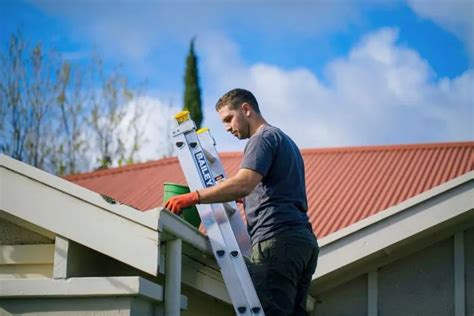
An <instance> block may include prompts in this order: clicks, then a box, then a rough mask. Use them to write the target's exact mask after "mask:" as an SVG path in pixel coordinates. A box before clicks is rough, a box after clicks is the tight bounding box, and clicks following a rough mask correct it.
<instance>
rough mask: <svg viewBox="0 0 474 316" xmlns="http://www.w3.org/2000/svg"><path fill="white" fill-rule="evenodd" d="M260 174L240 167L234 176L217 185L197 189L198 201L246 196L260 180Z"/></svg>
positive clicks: (205, 202) (223, 199)
mask: <svg viewBox="0 0 474 316" xmlns="http://www.w3.org/2000/svg"><path fill="white" fill-rule="evenodd" d="M262 178H263V177H262V175H261V174H260V173H258V172H256V171H253V170H250V169H240V170H239V171H238V172H237V174H236V175H235V176H233V177H232V178H229V179H226V180H224V181H222V182H219V183H218V184H217V185H215V186H213V187H209V188H205V189H201V190H199V197H200V203H202V204H210V203H220V202H229V201H235V200H237V199H238V198H241V197H244V196H247V195H249V194H250V192H252V191H253V189H254V188H255V187H256V186H257V184H258V183H259V182H260V181H262Z"/></svg>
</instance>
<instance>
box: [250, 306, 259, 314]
mask: <svg viewBox="0 0 474 316" xmlns="http://www.w3.org/2000/svg"><path fill="white" fill-rule="evenodd" d="M260 311H261V308H260V307H252V313H254V314H258V313H260Z"/></svg>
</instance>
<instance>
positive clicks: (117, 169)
mask: <svg viewBox="0 0 474 316" xmlns="http://www.w3.org/2000/svg"><path fill="white" fill-rule="evenodd" d="M177 161H178V158H177V157H166V158H161V159H158V160H150V161H145V162H137V163H134V164H130V165H125V166H120V167H114V168H109V169H99V170H94V171H88V172H85V173H76V174H70V175H67V176H64V177H63V178H64V179H66V180H80V179H89V178H95V177H101V176H104V175H109V174H118V173H123V172H128V171H133V170H141V169H146V168H152V167H155V166H160V165H168V164H172V163H175V162H177Z"/></svg>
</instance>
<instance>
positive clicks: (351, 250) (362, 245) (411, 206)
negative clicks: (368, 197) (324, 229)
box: [313, 172, 474, 282]
mask: <svg viewBox="0 0 474 316" xmlns="http://www.w3.org/2000/svg"><path fill="white" fill-rule="evenodd" d="M473 175H474V172H470V173H468V174H465V175H463V176H461V177H458V178H456V179H454V180H452V181H449V182H447V183H445V184H443V185H441V186H439V187H436V188H434V189H432V190H429V191H427V192H425V193H422V194H420V195H419V196H416V197H414V198H413V199H410V200H409V201H406V203H401V204H400V205H398V206H397V207H394V208H391V209H388V210H387V211H384V212H382V213H384V214H381V215H379V216H375V215H374V216H372V217H373V218H372V217H371V218H369V219H367V221H364V223H362V224H360V223H358V224H356V225H353V226H355V227H353V226H351V227H348V229H347V230H344V232H342V233H340V234H338V235H337V236H328V237H327V238H324V239H323V240H321V242H320V246H321V247H320V255H319V260H318V267H317V269H316V273H315V274H314V275H313V282H314V281H315V280H316V279H318V278H321V277H323V276H325V275H328V274H329V273H332V272H335V271H336V270H338V269H340V268H343V267H345V266H348V265H350V264H352V263H354V262H356V261H358V260H361V259H363V258H365V257H367V256H369V255H372V254H374V253H376V252H378V251H381V250H384V249H386V248H387V247H390V246H393V245H396V244H397V243H399V242H401V241H403V240H406V239H408V238H410V237H413V236H415V235H417V234H419V233H421V232H423V231H426V230H428V229H430V228H433V227H435V226H437V225H439V224H442V223H443V222H446V221H449V220H450V219H453V218H456V217H458V216H460V215H462V214H464V213H467V212H469V211H470V210H472V209H473V206H474V180H473V179H474V177H473Z"/></svg>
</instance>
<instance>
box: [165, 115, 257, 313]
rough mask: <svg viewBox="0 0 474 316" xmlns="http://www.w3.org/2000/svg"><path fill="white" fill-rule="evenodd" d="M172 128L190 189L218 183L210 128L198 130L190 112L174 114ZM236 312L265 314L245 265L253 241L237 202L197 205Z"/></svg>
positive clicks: (220, 175)
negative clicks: (173, 125) (174, 124)
mask: <svg viewBox="0 0 474 316" xmlns="http://www.w3.org/2000/svg"><path fill="white" fill-rule="evenodd" d="M175 119H176V127H175V128H174V129H173V130H172V131H171V136H172V140H173V145H174V146H175V148H176V153H177V156H178V160H179V163H180V165H181V169H182V170H183V173H184V176H185V177H186V181H187V182H188V186H189V188H190V190H191V191H196V190H199V189H203V188H206V187H210V186H213V185H215V184H216V183H217V182H219V181H221V180H223V179H225V171H224V168H223V166H222V163H221V161H220V159H219V156H218V154H217V151H216V148H215V141H214V139H213V137H212V136H211V134H210V132H209V130H208V129H200V130H198V131H196V125H195V124H194V121H193V120H191V119H190V116H189V112H188V111H183V112H180V113H178V114H176V116H175ZM196 207H197V210H198V213H199V216H200V217H201V221H202V223H203V225H204V227H205V228H206V230H207V236H208V237H209V241H210V243H211V248H212V251H213V253H214V256H215V258H216V261H217V263H218V265H219V267H220V269H221V273H222V276H223V278H224V283H225V285H226V287H227V291H228V293H229V296H230V298H231V301H232V305H233V306H234V310H235V313H236V314H237V315H258V316H261V315H264V312H263V309H262V306H261V304H260V300H259V299H258V296H257V292H256V291H255V287H254V285H253V283H252V279H251V277H250V274H249V272H248V270H247V266H246V264H245V259H244V256H245V257H249V256H250V251H251V244H250V238H249V235H248V233H247V229H246V227H245V224H244V222H243V220H242V217H241V216H240V212H239V210H238V208H237V205H236V203H235V202H229V203H215V204H199V205H196Z"/></svg>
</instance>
